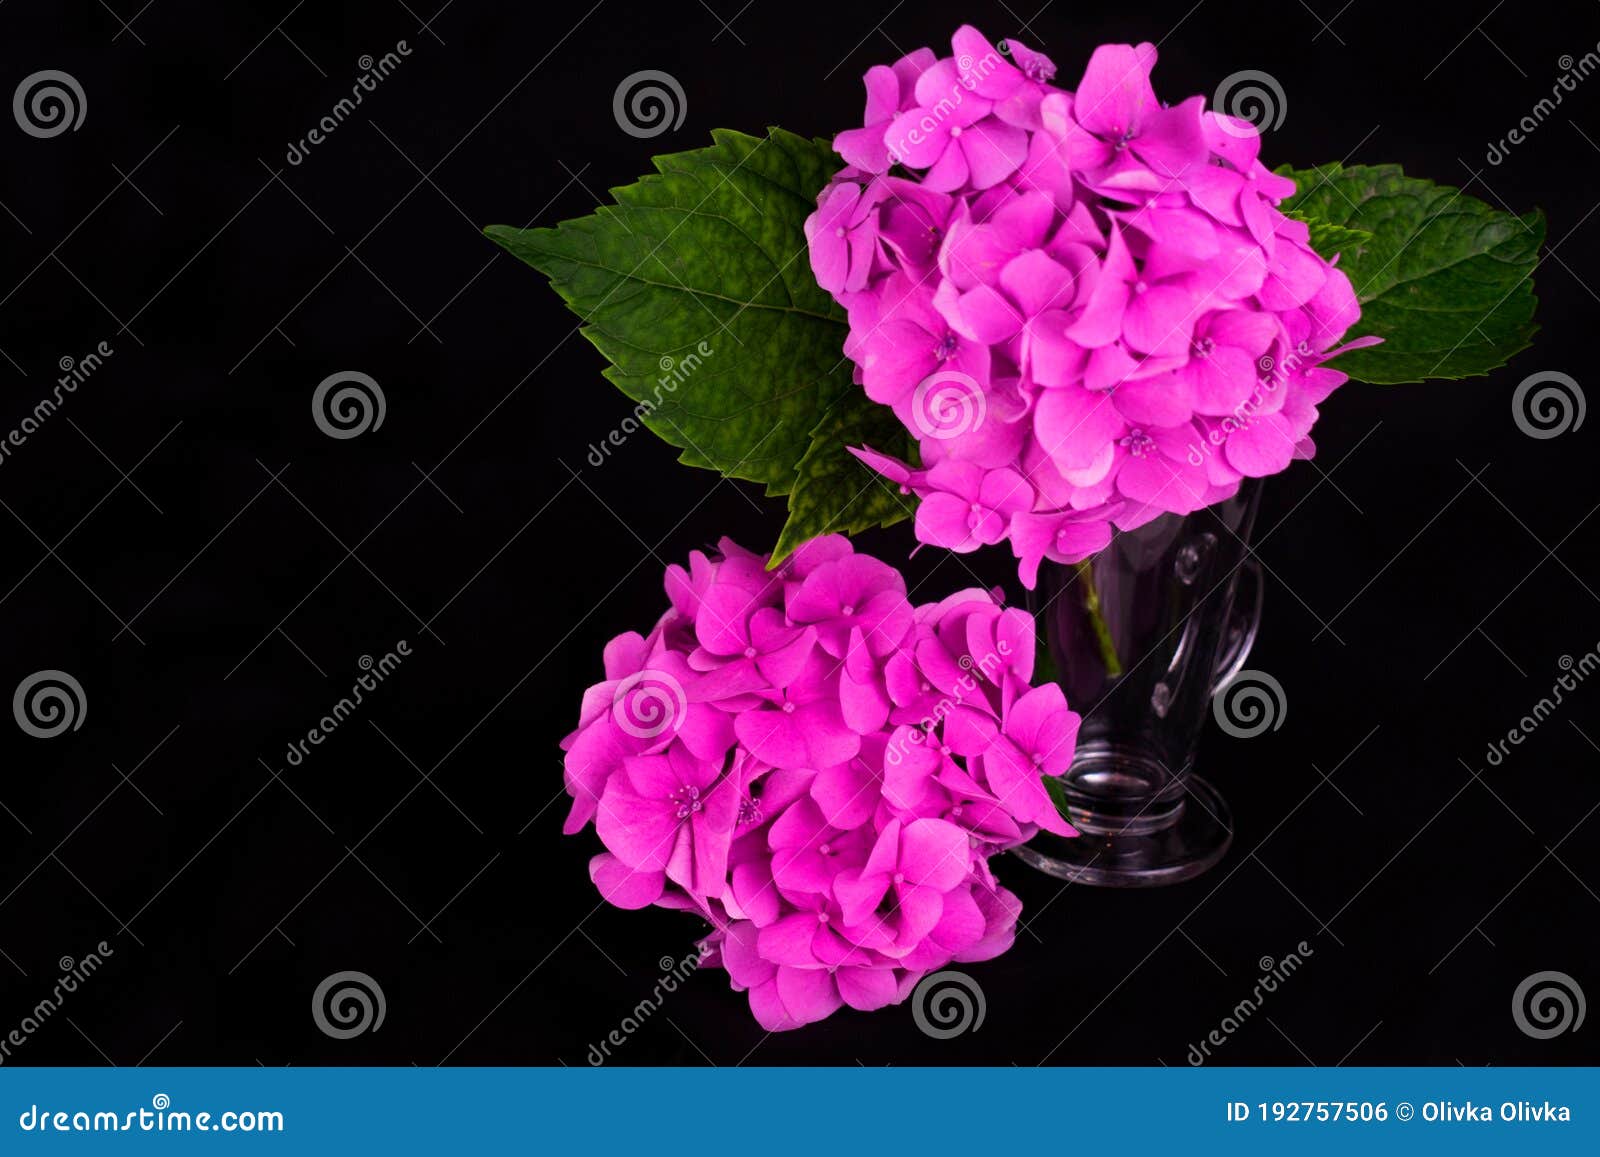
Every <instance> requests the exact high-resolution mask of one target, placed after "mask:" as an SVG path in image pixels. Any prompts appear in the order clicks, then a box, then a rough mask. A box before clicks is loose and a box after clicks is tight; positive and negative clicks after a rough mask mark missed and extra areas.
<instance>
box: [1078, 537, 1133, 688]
mask: <svg viewBox="0 0 1600 1157" xmlns="http://www.w3.org/2000/svg"><path fill="white" fill-rule="evenodd" d="M1092 562H1093V560H1092V559H1087V558H1086V559H1084V560H1083V561H1082V562H1079V563H1074V564H1073V569H1075V570H1076V571H1077V572H1078V581H1079V582H1080V583H1081V584H1082V586H1083V609H1084V611H1085V613H1087V614H1088V616H1089V625H1090V626H1091V627H1092V628H1094V637H1095V642H1096V643H1098V644H1099V646H1100V661H1101V662H1103V663H1104V664H1105V668H1106V674H1107V675H1110V676H1112V677H1113V678H1115V677H1116V676H1118V675H1120V674H1122V660H1120V659H1118V658H1117V644H1116V642H1115V641H1114V640H1113V639H1112V638H1111V628H1110V627H1109V626H1107V624H1106V617H1105V613H1104V612H1103V611H1102V609H1101V606H1100V592H1099V591H1098V590H1096V589H1095V585H1094V570H1093V568H1092V566H1091V565H1090V564H1091V563H1092Z"/></svg>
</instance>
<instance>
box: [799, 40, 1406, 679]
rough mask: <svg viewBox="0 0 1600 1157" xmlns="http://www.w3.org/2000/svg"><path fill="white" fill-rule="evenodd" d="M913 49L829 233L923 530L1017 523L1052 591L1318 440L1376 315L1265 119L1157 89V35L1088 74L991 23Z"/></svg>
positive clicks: (958, 541)
mask: <svg viewBox="0 0 1600 1157" xmlns="http://www.w3.org/2000/svg"><path fill="white" fill-rule="evenodd" d="M914 55H915V62H914V64H910V65H908V64H907V61H909V60H911V58H907V61H902V62H901V63H900V64H897V65H895V66H894V67H893V68H887V67H882V66H880V67H879V68H875V69H874V70H872V72H870V73H869V74H868V82H867V83H868V90H869V94H872V95H871V97H870V99H869V102H868V105H869V107H868V114H867V120H866V124H865V126H864V127H863V128H861V129H857V130H851V132H850V133H849V134H847V135H845V136H841V138H840V140H841V141H846V140H847V141H848V148H847V147H845V145H844V144H841V145H840V152H841V155H843V156H844V157H845V160H846V161H847V162H848V166H847V167H846V168H845V169H844V170H842V171H841V172H840V174H839V176H838V178H837V182H836V183H835V184H832V185H830V186H829V187H828V188H827V189H825V190H823V192H822V194H821V197H820V199H819V207H818V210H817V214H816V215H815V216H814V218H813V221H814V222H815V228H813V229H810V231H809V232H808V236H810V237H811V238H812V261H813V265H814V267H815V268H816V269H817V273H818V278H819V280H820V281H821V282H822V284H823V285H825V286H826V287H827V288H829V289H830V290H831V291H832V292H834V294H835V296H836V297H837V298H838V299H839V300H840V302H841V303H842V304H844V305H845V307H846V310H847V313H848V316H849V321H850V335H849V337H848V339H847V340H846V342H845V352H846V354H847V355H848V356H849V357H850V358H851V359H852V360H853V361H854V362H855V364H856V372H857V381H858V382H859V383H860V384H861V386H862V388H863V389H865V390H866V392H867V394H868V396H869V397H871V398H872V399H873V400H874V401H877V402H880V403H882V404H883V405H886V406H890V407H892V408H893V409H894V412H895V415H896V416H897V417H898V418H899V419H900V421H901V422H902V424H904V426H905V427H906V429H907V431H908V432H910V434H911V435H912V436H913V438H915V440H916V441H917V444H918V456H919V458H920V462H919V463H917V464H912V463H908V462H902V461H898V460H896V459H894V458H892V457H890V456H889V455H886V454H883V453H880V452H878V451H876V450H874V449H873V448H872V447H862V448H858V449H857V450H856V451H855V452H856V453H857V456H858V457H860V458H861V459H862V461H864V462H866V463H867V464H868V465H869V466H871V467H872V468H873V469H875V470H877V471H878V472H879V473H880V474H882V475H884V476H885V477H887V478H889V479H891V480H892V481H893V482H895V483H896V484H897V485H899V486H900V487H901V488H902V490H904V491H906V492H908V493H912V494H915V495H917V497H918V498H919V499H920V500H921V506H920V508H919V513H918V516H917V519H916V522H915V530H916V535H917V538H918V539H919V541H921V542H924V543H927V544H929V545H936V546H941V547H944V548H946V549H949V550H955V551H967V550H973V549H976V548H977V547H979V546H987V545H993V544H997V543H999V542H1002V541H1009V543H1010V544H1011V547H1012V550H1013V553H1014V554H1015V555H1016V556H1017V559H1018V573H1019V575H1020V576H1021V577H1022V580H1023V582H1024V583H1025V584H1027V585H1028V586H1030V587H1031V586H1032V585H1033V584H1034V583H1035V582H1036V581H1037V574H1038V568H1039V566H1040V565H1041V564H1042V563H1044V562H1046V561H1050V562H1072V561H1077V560H1078V559H1081V558H1084V557H1087V556H1088V555H1089V554H1092V553H1093V552H1094V551H1096V550H1098V549H1100V548H1101V547H1103V546H1104V545H1105V544H1106V542H1107V540H1108V539H1109V537H1110V535H1111V534H1112V533H1113V532H1114V530H1115V529H1118V528H1123V529H1131V528H1132V527H1134V526H1138V525H1140V524H1142V523H1144V522H1146V521H1149V520H1150V519H1152V518H1155V517H1158V516H1159V515H1161V514H1163V513H1177V514H1186V513H1190V512H1192V511H1194V510H1197V509H1199V508H1201V507H1203V506H1206V505H1209V504H1211V503H1214V502H1218V501H1220V500H1222V499H1224V498H1227V497H1229V496H1230V495H1231V494H1233V493H1234V492H1235V490H1237V488H1238V486H1239V484H1240V482H1241V481H1242V480H1243V479H1244V478H1247V477H1262V476H1264V475H1267V474H1271V473H1275V472H1277V471H1279V470H1282V469H1284V468H1285V467H1286V466H1287V465H1288V464H1289V462H1290V461H1291V460H1292V459H1294V458H1296V457H1307V456H1309V455H1311V454H1312V453H1314V445H1313V443H1312V440H1311V437H1310V433H1311V427H1312V425H1313V424H1314V423H1315V420H1316V417H1317V406H1318V405H1319V404H1320V403H1321V402H1322V401H1323V400H1324V399H1325V398H1326V397H1327V395H1328V394H1329V393H1330V392H1331V391H1332V390H1333V389H1335V388H1337V386H1338V385H1339V384H1341V383H1342V382H1343V380H1344V376H1343V375H1342V374H1340V373H1338V372H1337V371H1336V370H1334V369H1332V368H1329V367H1326V366H1324V365H1323V363H1324V362H1326V361H1328V360H1329V359H1331V358H1333V357H1335V356H1336V355H1337V354H1338V353H1339V352H1342V351H1343V350H1344V349H1346V348H1352V347H1353V345H1354V344H1356V343H1352V345H1351V346H1343V345H1341V342H1342V341H1343V339H1344V335H1345V334H1346V332H1347V331H1348V330H1349V329H1350V327H1351V326H1352V325H1354V324H1355V323H1356V321H1357V320H1359V317H1360V306H1359V304H1358V303H1357V301H1356V298H1355V295H1354V293H1353V292H1352V291H1351V287H1350V284H1349V280H1348V279H1347V278H1346V277H1345V276H1344V275H1343V274H1342V273H1341V272H1340V271H1339V270H1338V269H1337V267H1336V265H1335V264H1334V263H1333V262H1330V261H1328V260H1326V259H1324V258H1323V257H1322V256H1321V255H1319V254H1318V253H1316V252H1315V251H1314V250H1313V249H1312V248H1311V246H1310V243H1309V232H1308V229H1307V226H1306V225H1305V224H1304V223H1303V222H1300V221H1296V220H1294V219H1292V218H1290V217H1288V216H1286V215H1285V214H1284V213H1283V212H1282V210H1281V209H1280V207H1279V206H1280V204H1281V203H1282V202H1283V200H1284V199H1285V198H1286V197H1288V196H1290V195H1292V194H1293V193H1294V191H1295V187H1294V183H1293V182H1292V181H1290V180H1288V179H1286V178H1284V177H1281V176H1279V175H1277V174H1274V173H1273V172H1271V171H1270V170H1269V169H1267V168H1266V167H1265V165H1264V164H1263V163H1262V161H1261V157H1260V151H1261V141H1260V137H1259V135H1258V134H1257V133H1256V131H1255V129H1254V127H1253V126H1251V125H1250V124H1249V123H1248V122H1246V121H1243V120H1240V119H1238V118H1236V117H1232V116H1228V115H1227V114H1225V113H1221V112H1215V111H1207V110H1206V109H1205V107H1204V105H1205V102H1204V101H1203V100H1202V98H1200V97H1190V98H1188V99H1186V100H1183V101H1180V102H1177V103H1175V104H1169V103H1166V102H1163V101H1162V100H1161V99H1160V98H1159V97H1158V96H1157V94H1156V91H1155V87H1154V84H1153V81H1152V71H1153V69H1154V67H1155V64H1156V50H1155V48H1154V46H1153V45H1150V44H1137V45H1132V44H1106V45H1101V46H1100V47H1098V48H1096V49H1095V50H1094V51H1093V52H1092V53H1091V54H1090V55H1089V59H1088V62H1087V64H1086V65H1085V67H1084V69H1083V72H1082V74H1081V77H1080V79H1079V80H1078V82H1077V87H1076V89H1074V90H1068V89H1066V88H1062V87H1059V86H1058V85H1057V84H1056V83H1055V82H1056V80H1057V79H1058V74H1057V70H1056V66H1055V63H1054V62H1053V61H1051V60H1050V58H1049V57H1047V56H1045V55H1044V54H1043V53H1041V52H1039V51H1037V50H1035V49H1032V48H1030V47H1028V46H1025V45H1022V44H1020V43H1018V42H1017V41H1014V40H1012V41H1002V42H1000V43H999V44H996V43H995V42H994V41H991V40H990V39H989V38H987V37H986V36H984V35H983V33H981V32H980V31H978V30H977V29H976V28H973V27H971V26H963V27H961V28H960V29H958V30H957V31H956V33H955V35H954V37H953V38H952V40H951V53H950V55H949V56H946V57H933V56H932V54H930V53H926V52H922V53H919V54H914ZM880 146H881V152H880V151H879V149H880ZM868 151H870V152H871V156H870V157H868V156H866V155H865V154H866V152H868ZM846 185H848V186H849V187H848V188H845V191H843V192H841V191H840V190H841V188H843V187H844V186H846ZM864 207H865V208H864ZM824 226H827V227H824ZM808 228H809V227H808ZM1372 340H1375V339H1370V338H1369V339H1362V341H1361V342H1360V343H1359V344H1370V342H1371V341H1372ZM830 653H831V652H830ZM891 682H892V681H891ZM891 691H892V688H891Z"/></svg>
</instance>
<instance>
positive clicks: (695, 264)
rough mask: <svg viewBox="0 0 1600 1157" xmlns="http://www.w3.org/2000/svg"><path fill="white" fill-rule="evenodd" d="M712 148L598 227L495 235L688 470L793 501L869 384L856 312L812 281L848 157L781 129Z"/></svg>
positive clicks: (631, 197)
mask: <svg viewBox="0 0 1600 1157" xmlns="http://www.w3.org/2000/svg"><path fill="white" fill-rule="evenodd" d="M712 137H713V139H714V140H715V142H716V143H715V144H714V145H713V146H712V147H710V148H704V149H695V150H693V151H691V152H686V153H675V154H672V155H669V156H662V157H656V158H655V159H654V164H655V166H656V168H657V169H658V170H659V172H658V173H654V174H651V175H649V176H646V177H644V178H642V179H641V180H640V181H639V182H638V183H637V184H634V185H628V186H626V187H624V188H619V189H613V190H611V193H612V196H613V197H615V198H616V203H615V204H614V205H602V206H601V207H600V208H599V209H597V210H596V211H595V212H594V213H593V214H592V215H590V216H588V217H582V218H579V219H577V220H575V221H564V222H562V223H561V224H559V225H557V226H556V227H555V228H553V229H515V228H511V227H509V226H505V225H491V226H490V227H489V228H488V229H486V230H485V232H486V233H487V234H488V235H489V237H490V238H492V239H493V240H494V241H496V242H498V243H499V244H500V245H503V246H504V247H505V248H506V249H507V250H508V251H509V252H511V253H512V254H513V255H515V256H516V257H519V258H521V259H522V260H523V261H526V262H527V263H528V264H529V265H532V266H533V267H534V268H535V269H538V270H539V271H540V272H541V273H544V274H546V275H547V276H548V277H549V278H550V282H551V285H552V286H553V287H554V288H555V290H556V292H558V293H559V294H561V296H562V297H563V298H564V299H565V300H566V302H567V304H568V305H569V306H570V307H571V308H572V310H573V311H574V312H575V313H577V314H578V315H579V317H581V318H582V319H583V325H582V333H583V336H584V337H586V338H588V339H589V340H590V341H591V342H593V343H594V345H595V346H596V347H597V348H598V349H599V350H600V352H601V353H602V354H604V355H605V356H606V358H607V359H608V360H609V361H610V362H611V364H610V366H608V367H607V369H606V370H605V376H606V377H607V378H609V379H610V380H611V381H612V382H613V383H614V384H615V385H616V386H617V387H618V388H619V389H621V390H622V392H623V393H624V394H626V395H627V396H628V397H630V398H632V399H633V400H634V401H636V402H640V403H647V404H648V406H649V407H650V408H649V410H648V412H646V413H643V414H642V415H641V417H642V420H643V422H644V424H645V425H646V426H648V427H649V428H650V429H651V430H652V431H654V432H655V433H656V434H658V435H660V436H661V437H662V438H663V439H665V440H666V441H667V442H669V443H671V444H672V445H673V446H677V447H679V448H680V449H681V450H683V454H682V455H681V461H683V462H686V463H688V464H689V465H692V466H702V467H707V468H710V469H713V470H718V471H720V472H722V473H723V474H725V475H728V476H729V477H733V478H744V479H749V480H750V481H753V482H762V483H765V484H766V485H767V488H768V490H769V492H770V493H776V494H786V493H788V492H789V490H790V488H791V487H792V486H793V483H794V479H795V472H796V467H797V466H798V464H799V462H800V460H801V458H802V457H803V456H804V455H805V454H806V453H807V451H808V450H809V449H810V447H811V431H812V430H813V429H814V428H815V427H816V425H817V423H818V421H819V420H820V419H821V417H822V415H823V414H824V413H825V412H826V411H827V410H828V408H829V407H830V406H831V405H832V404H833V403H834V402H835V401H836V400H837V399H839V398H840V397H842V396H843V395H844V394H846V393H847V392H849V391H852V390H856V389H858V387H856V386H854V385H852V383H851V380H850V363H849V362H848V361H847V360H846V359H845V357H844V355H843V352H842V351H843V344H844V338H845V335H846V333H847V332H848V327H847V325H846V322H845V316H844V312H843V311H842V310H841V309H839V307H838V306H837V305H835V304H834V302H833V299H832V298H831V297H830V296H829V295H828V294H827V292H825V291H824V290H823V289H822V288H821V287H820V286H818V285H817V283H816V280H815V278H814V277H813V276H812V273H811V264H810V261H809V260H808V258H807V254H806V238H805V233H804V230H803V223H804V221H805V219H806V217H807V215H808V214H810V213H811V212H812V211H813V210H814V209H815V208H816V197H817V193H818V191H819V190H820V189H821V188H822V187H823V185H825V184H826V183H827V181H828V179H829V177H830V176H831V175H832V174H833V172H834V171H835V170H836V169H837V168H838V166H839V160H838V157H837V156H835V155H834V153H833V151H832V149H831V148H830V147H829V145H828V144H827V142H825V141H810V140H806V139H805V138H803V137H798V136H795V135H794V134H793V133H787V132H784V131H783V130H781V129H772V130H770V132H769V134H768V135H767V136H766V137H765V138H758V137H752V136H747V135H745V134H744V133H737V132H732V131H730V130H727V129H720V130H717V131H716V132H714V133H713V134H712ZM691 354H693V355H694V356H695V357H696V358H697V359H698V360H697V361H696V362H695V364H694V365H693V368H692V371H689V372H685V369H684V367H685V364H686V363H687V362H689V361H690V356H691ZM666 359H671V361H670V363H669V362H668V361H667V360H666ZM669 365H670V367H671V369H670V370H668V369H666V367H668V366H669ZM678 379H681V380H678ZM842 452H843V451H842V448H841V453H842Z"/></svg>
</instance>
